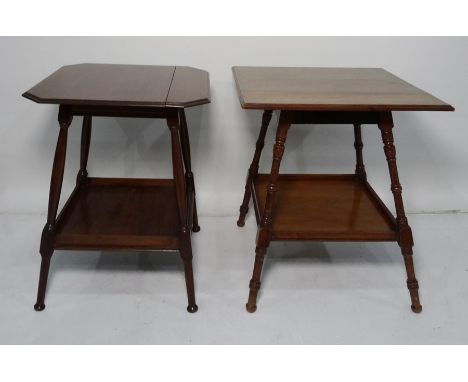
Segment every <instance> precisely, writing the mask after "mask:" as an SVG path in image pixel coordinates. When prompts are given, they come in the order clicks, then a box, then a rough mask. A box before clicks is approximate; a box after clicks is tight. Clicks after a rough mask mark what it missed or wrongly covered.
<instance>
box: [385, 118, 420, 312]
mask: <svg viewBox="0 0 468 382" xmlns="http://www.w3.org/2000/svg"><path fill="white" fill-rule="evenodd" d="M379 129H380V131H381V134H382V141H383V144H384V151H385V156H386V158H387V163H388V170H389V172H390V179H391V190H392V193H393V198H394V200H395V209H396V215H397V216H396V221H397V229H398V244H399V246H400V248H401V253H402V255H403V258H404V261H405V267H406V274H407V282H406V283H407V286H408V290H409V292H410V296H411V309H412V310H413V312H415V313H420V312H421V310H422V307H421V304H420V302H419V294H418V289H419V285H418V280H416V275H415V272H414V265H413V245H414V244H413V234H412V232H411V228H410V226H409V224H408V219H407V218H406V215H405V209H404V206H403V198H402V196H401V191H402V187H401V185H400V181H399V178H398V169H397V164H396V150H395V145H394V141H393V132H392V129H393V120H392V114H391V113H390V112H387V113H381V115H380V122H379Z"/></svg>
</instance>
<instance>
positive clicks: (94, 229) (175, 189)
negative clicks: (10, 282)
mask: <svg viewBox="0 0 468 382" xmlns="http://www.w3.org/2000/svg"><path fill="white" fill-rule="evenodd" d="M23 96H25V97H26V98H29V99H32V100H33V101H36V102H38V103H58V104H60V108H59V117H58V119H59V125H60V130H59V137H58V142H57V148H56V151H55V157H54V164H53V168H52V178H51V185H50V196H49V209H48V213H47V223H46V225H45V227H44V230H43V232H42V239H41V247H40V253H41V256H42V262H41V270H40V277H39V287H38V294H37V302H36V304H35V305H34V309H36V310H38V311H40V310H43V309H44V308H45V304H44V299H45V292H46V286H47V277H48V273H49V266H50V259H51V257H52V254H53V252H54V250H55V249H74V250H88V249H95V250H108V249H123V250H176V251H179V252H180V255H181V257H182V260H183V262H184V270H185V280H186V287H187V295H188V307H187V310H188V311H189V312H191V313H193V312H196V311H197V309H198V307H197V305H196V302H195V289H194V280H193V270H192V247H191V238H190V233H191V231H192V230H193V231H195V232H197V231H199V230H200V227H199V225H198V218H197V210H196V204H195V182H194V179H193V173H192V169H191V159H190V142H189V137H188V128H187V122H186V118H185V112H184V107H188V106H194V105H201V104H204V103H208V102H209V79H208V73H207V72H205V71H202V70H199V69H194V68H188V67H174V66H162V67H161V66H140V65H106V64H80V65H71V66H65V67H63V68H61V69H59V70H58V71H57V72H55V73H54V74H52V75H51V76H49V77H48V78H46V79H45V80H43V81H42V82H40V83H39V84H38V85H36V86H34V87H33V88H32V89H31V90H29V91H28V92H26V93H24V94H23ZM73 116H83V127H82V134H81V152H80V169H79V171H78V174H77V180H76V187H75V189H74V190H73V192H72V194H71V196H70V197H69V199H68V201H67V202H66V203H65V205H64V207H63V209H62V211H61V212H60V214H59V215H58V217H57V210H58V204H59V200H60V193H61V189H62V181H63V171H64V167H65V157H66V149H67V134H68V128H69V126H70V124H71V121H72V118H73ZM93 116H111V117H134V118H163V119H166V120H167V124H168V127H169V130H170V132H171V142H172V164H173V174H174V178H173V179H120V178H118V179H114V178H90V177H88V171H87V164H88V156H89V149H90V142H91V130H92V129H91V125H92V117H93Z"/></svg>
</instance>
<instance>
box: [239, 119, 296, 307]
mask: <svg viewBox="0 0 468 382" xmlns="http://www.w3.org/2000/svg"><path fill="white" fill-rule="evenodd" d="M291 120H292V114H291V113H290V112H285V111H282V112H281V114H280V120H279V124H278V129H277V131H276V142H275V145H274V147H273V162H272V164H271V171H270V179H269V183H268V188H267V196H266V201H265V208H264V210H263V216H262V218H261V221H260V227H259V228H258V233H257V246H256V249H255V263H254V270H253V274H252V279H251V280H250V284H249V288H250V291H249V299H248V301H247V304H246V308H247V311H248V312H249V313H253V312H255V311H256V310H257V294H258V291H259V289H260V277H261V274H262V268H263V261H264V258H265V255H266V251H267V249H268V246H269V245H270V240H271V223H272V209H273V202H274V199H275V195H276V192H277V189H278V185H277V183H278V175H279V169H280V165H281V159H282V158H283V153H284V145H285V143H286V137H287V134H288V129H289V127H290V126H291Z"/></svg>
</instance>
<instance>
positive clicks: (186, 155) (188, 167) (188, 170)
mask: <svg viewBox="0 0 468 382" xmlns="http://www.w3.org/2000/svg"><path fill="white" fill-rule="evenodd" d="M179 115H180V136H181V143H182V156H183V159H184V165H185V179H186V182H187V184H188V185H189V187H190V188H191V190H192V191H191V192H193V216H192V231H193V232H198V231H200V226H199V225H198V214H197V202H196V195H195V194H196V193H195V181H194V179H193V172H192V160H191V155H190V140H189V133H188V129H187V120H186V119H185V111H184V109H182V110H181V111H180V114H179Z"/></svg>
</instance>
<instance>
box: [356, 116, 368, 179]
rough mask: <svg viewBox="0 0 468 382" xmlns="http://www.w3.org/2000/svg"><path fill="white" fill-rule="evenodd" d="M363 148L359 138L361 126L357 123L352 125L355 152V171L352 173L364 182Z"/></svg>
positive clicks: (360, 137) (365, 176)
mask: <svg viewBox="0 0 468 382" xmlns="http://www.w3.org/2000/svg"><path fill="white" fill-rule="evenodd" d="M363 147H364V145H363V143H362V136H361V125H360V124H359V123H355V124H354V149H355V150H356V169H355V170H354V173H355V174H356V176H357V177H358V178H359V179H360V180H362V181H366V179H367V174H366V167H365V166H364V159H363V157H362V148H363Z"/></svg>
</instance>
